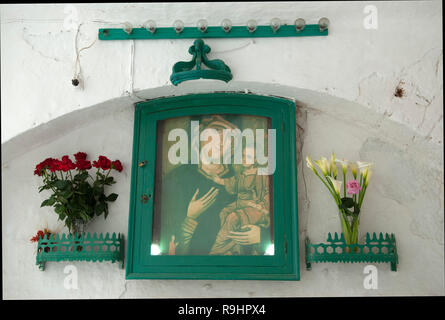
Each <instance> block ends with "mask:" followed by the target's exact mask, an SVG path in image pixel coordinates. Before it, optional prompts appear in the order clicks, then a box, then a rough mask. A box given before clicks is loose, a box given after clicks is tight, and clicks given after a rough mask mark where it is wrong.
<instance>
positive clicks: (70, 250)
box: [36, 233, 124, 271]
mask: <svg viewBox="0 0 445 320" xmlns="http://www.w3.org/2000/svg"><path fill="white" fill-rule="evenodd" d="M112 249H114V250H112ZM48 261H93V262H102V261H111V262H119V267H120V268H121V269H123V268H124V236H123V235H122V234H120V233H119V234H117V235H116V233H113V234H112V236H110V234H109V233H107V234H106V235H105V236H104V234H102V233H101V234H99V235H97V234H96V233H94V234H93V235H91V234H90V233H87V234H85V233H83V234H78V235H75V236H73V235H72V234H68V235H66V234H62V236H60V235H59V234H56V235H54V236H53V235H51V236H49V237H48V236H47V235H45V236H44V237H43V238H41V239H39V241H38V242H37V255H36V265H38V266H39V269H40V270H42V271H43V270H45V263H46V262H48Z"/></svg>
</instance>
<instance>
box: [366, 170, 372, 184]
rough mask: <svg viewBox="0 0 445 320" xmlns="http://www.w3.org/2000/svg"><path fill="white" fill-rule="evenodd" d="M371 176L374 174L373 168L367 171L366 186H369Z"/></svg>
mask: <svg viewBox="0 0 445 320" xmlns="http://www.w3.org/2000/svg"><path fill="white" fill-rule="evenodd" d="M371 176H372V171H371V170H368V171H367V172H366V176H365V182H364V183H365V187H367V186H368V183H369V179H371Z"/></svg>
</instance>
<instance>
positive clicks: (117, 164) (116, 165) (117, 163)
mask: <svg viewBox="0 0 445 320" xmlns="http://www.w3.org/2000/svg"><path fill="white" fill-rule="evenodd" d="M112 165H113V169H116V170H117V171H119V172H121V171H122V169H123V167H122V163H121V162H120V161H119V160H116V161H113V162H112Z"/></svg>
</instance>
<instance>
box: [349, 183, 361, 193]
mask: <svg viewBox="0 0 445 320" xmlns="http://www.w3.org/2000/svg"><path fill="white" fill-rule="evenodd" d="M346 189H347V190H348V194H357V193H359V191H360V190H362V187H360V184H359V183H358V182H357V181H356V180H349V181H348V182H346Z"/></svg>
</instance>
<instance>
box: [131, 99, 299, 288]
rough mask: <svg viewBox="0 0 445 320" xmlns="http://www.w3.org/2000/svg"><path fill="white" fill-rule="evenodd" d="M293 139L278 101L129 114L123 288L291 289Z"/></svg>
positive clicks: (175, 104) (290, 108)
mask: <svg viewBox="0 0 445 320" xmlns="http://www.w3.org/2000/svg"><path fill="white" fill-rule="evenodd" d="M295 139H296V138H295V106H294V104H293V103H292V102H291V101H288V100H285V99H280V98H270V97H264V96H255V95H247V94H235V93H226V94H224V93H218V94H216V93H215V94H198V95H187V96H182V97H172V98H162V99H154V100H150V101H147V102H142V103H139V104H137V105H136V110H135V130H134V141H133V167H132V185H131V203H130V220H129V236H128V238H129V242H128V250H127V268H126V269H127V278H128V279H142V278H147V279H150V278H164V279H172V278H175V279H265V280H266V279H271V280H272V279H274V280H298V279H299V266H298V257H299V255H298V228H297V203H296V201H297V193H296V192H297V190H296V155H295V144H296V140H295Z"/></svg>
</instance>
